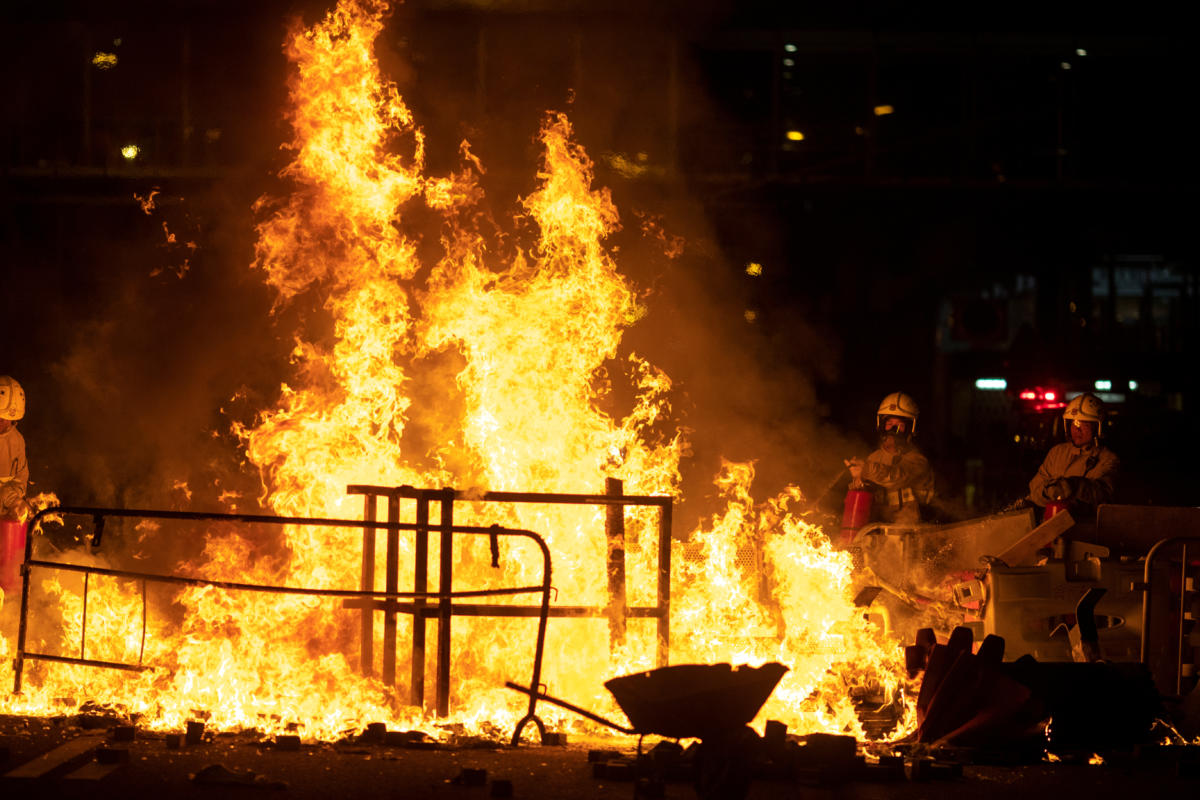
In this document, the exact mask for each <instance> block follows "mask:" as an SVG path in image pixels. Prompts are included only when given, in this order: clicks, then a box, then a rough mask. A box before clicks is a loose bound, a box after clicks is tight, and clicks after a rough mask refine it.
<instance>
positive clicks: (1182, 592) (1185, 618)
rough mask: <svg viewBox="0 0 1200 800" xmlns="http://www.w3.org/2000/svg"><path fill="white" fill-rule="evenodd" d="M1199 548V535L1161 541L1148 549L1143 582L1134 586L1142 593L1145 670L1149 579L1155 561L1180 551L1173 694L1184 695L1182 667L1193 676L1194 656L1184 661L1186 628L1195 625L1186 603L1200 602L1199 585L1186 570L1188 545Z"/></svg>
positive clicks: (1147, 663)
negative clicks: (1190, 671)
mask: <svg viewBox="0 0 1200 800" xmlns="http://www.w3.org/2000/svg"><path fill="white" fill-rule="evenodd" d="M1189 544H1191V545H1200V536H1172V537H1170V538H1167V539H1162V540H1160V541H1158V542H1156V543H1155V544H1154V546H1153V547H1151V548H1150V552H1148V553H1146V566H1145V570H1144V572H1143V573H1142V582H1141V583H1140V584H1137V585H1135V586H1134V588H1135V589H1141V590H1142V592H1143V594H1142V646H1141V658H1142V663H1143V664H1145V665H1146V666H1147V667H1149V666H1151V664H1150V661H1151V653H1150V622H1151V619H1152V617H1151V615H1152V613H1153V608H1152V607H1153V602H1152V598H1153V597H1154V592H1153V591H1151V590H1152V588H1153V587H1152V585H1151V580H1152V578H1153V575H1154V572H1153V570H1154V562H1155V560H1156V559H1158V558H1161V557H1162V556H1163V554H1164V553H1166V552H1173V551H1174V550H1175V548H1176V547H1178V548H1180V550H1181V552H1180V555H1179V605H1178V608H1176V609H1175V611H1176V613H1177V614H1178V619H1177V620H1176V622H1177V627H1176V631H1175V635H1176V637H1177V640H1176V642H1177V649H1176V657H1175V694H1177V695H1182V694H1183V679H1184V677H1185V675H1184V672H1185V671H1187V670H1186V669H1185V667H1187V666H1191V667H1192V675H1191V676H1187V677H1195V657H1194V654H1192V660H1190V661H1188V660H1185V654H1186V653H1187V650H1188V648H1189V647H1190V644H1189V639H1190V638H1191V637H1190V636H1189V633H1190V632H1189V630H1188V628H1189V627H1194V626H1195V622H1196V621H1195V619H1194V618H1193V614H1192V613H1191V609H1190V608H1189V604H1190V603H1192V602H1195V601H1196V600H1197V599H1200V594H1198V592H1200V586H1197V585H1196V580H1195V579H1196V576H1195V575H1189V574H1188V572H1189V569H1190V568H1191V567H1192V565H1191V564H1190V563H1189V562H1188V545H1189ZM1197 551H1200V548H1197V550H1195V551H1193V555H1192V557H1193V558H1196V552H1197Z"/></svg>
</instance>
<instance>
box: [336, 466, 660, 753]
mask: <svg viewBox="0 0 1200 800" xmlns="http://www.w3.org/2000/svg"><path fill="white" fill-rule="evenodd" d="M605 489H606V493H605V494H556V493H545V492H486V493H484V494H482V495H468V494H467V493H465V492H459V491H456V490H454V489H418V488H415V487H412V486H367V485H351V486H348V487H347V489H346V491H347V492H348V493H349V494H358V495H363V496H364V503H365V505H364V508H363V519H364V520H366V521H367V522H365V523H363V528H364V531H363V551H362V587H363V589H364V591H363V592H362V593H361V599H357V600H346V601H344V602H343V606H344V607H346V608H357V609H360V610H361V611H362V628H361V658H360V664H361V669H362V671H363V673H364V674H368V675H369V674H371V673H372V671H373V664H374V640H375V636H374V624H375V621H374V612H376V611H382V612H383V615H384V618H383V619H384V622H383V624H384V636H383V648H384V649H383V658H382V668H383V669H382V675H381V677H382V680H383V682H384V683H386V684H388V685H391V684H393V683H394V682H395V680H396V615H397V614H408V615H411V616H412V617H413V626H412V662H411V670H412V674H411V680H410V684H409V689H410V703H411V704H412V705H416V706H422V707H423V706H424V703H425V653H426V636H425V625H424V621H425V620H426V619H428V618H430V617H434V618H436V619H437V620H438V627H437V637H438V638H437V667H436V711H437V714H438V715H440V716H445V715H446V714H447V713H448V711H449V698H450V618H451V616H453V615H455V614H458V615H464V616H487V617H532V616H541V615H544V614H545V613H546V612H545V611H543V610H541V609H539V608H537V607H535V606H516V605H493V604H465V603H455V604H451V603H449V602H448V601H446V602H439V604H438V605H437V606H430V605H428V604H426V602H425V598H426V597H431V596H434V594H435V593H431V592H427V591H426V586H427V582H428V579H429V571H428V561H429V534H430V533H433V532H438V533H439V534H440V536H441V544H440V557H439V572H438V574H439V581H440V583H439V585H440V587H441V589H442V592H448V590H449V586H450V584H451V579H452V577H453V560H452V558H451V548H450V546H449V539H448V535H447V531H449V530H452V529H453V528H454V524H453V523H454V503H455V501H461V502H470V503H480V502H482V503H541V504H547V505H552V504H568V505H593V506H597V505H602V506H605V507H606V508H607V516H606V519H605V535H606V539H607V542H608V561H607V572H608V589H609V602H608V604H607V605H605V606H555V607H553V608H551V609H549V612H548V613H549V616H552V617H591V618H604V617H607V618H608V620H609V636H610V642H611V643H612V644H619V643H621V642H623V641H624V638H625V630H626V622H627V619H628V618H629V617H641V618H646V617H652V618H655V619H656V621H657V648H656V663H657V665H658V666H666V665H667V663H668V661H669V659H670V635H671V629H670V624H671V623H670V618H671V512H672V503H673V501H672V499H671V498H670V497H665V496H656V495H625V494H622V483H621V481H619V480H616V479H613V478H609V479H607V481H606V485H605ZM380 499H386V500H387V522H386V523H379V522H377V521H376V520H377V517H378V509H377V502H378V500H380ZM401 499H411V500H415V501H416V521H415V522H414V523H402V522H400V521H399V520H400V501H401ZM433 502H437V503H438V504H439V506H440V508H439V511H440V518H439V521H438V522H436V523H431V522H430V504H431V503H433ZM625 506H650V507H657V508H658V509H659V518H658V576H657V577H658V587H657V589H658V595H657V603H656V604H655V605H653V606H627V605H626V602H625V547H626V544H625V522H624V515H623V514H622V509H623V508H624V507H625ZM381 527H382V528H386V529H387V530H388V536H387V551H386V570H387V574H386V575H385V587H386V589H387V591H386V592H384V593H370V592H367V591H365V590H366V589H367V588H370V587H373V586H374V585H375V537H374V535H372V534H373V530H374V529H378V528H381ZM400 530H412V531H415V534H416V536H415V550H414V559H415V564H414V566H415V570H414V575H413V591H412V592H409V593H407V594H406V593H402V592H397V588H398V586H399V531H400ZM492 557H493V563H494V562H495V559H496V557H497V554H496V551H495V549H493V553H492ZM381 596H382V597H387V598H388V599H385V600H380V599H378V598H379V597H381ZM398 596H407V597H412V598H413V600H412V602H410V603H398V602H396V601H395V600H394V599H392V598H395V597H398ZM523 724H524V723H522V725H523ZM520 730H521V726H518V728H517V735H519V734H520ZM515 739H516V736H514V741H515Z"/></svg>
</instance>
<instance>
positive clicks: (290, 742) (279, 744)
mask: <svg viewBox="0 0 1200 800" xmlns="http://www.w3.org/2000/svg"><path fill="white" fill-rule="evenodd" d="M275 749H276V750H287V751H291V752H295V751H297V750H299V749H300V737H299V736H297V735H296V734H294V733H285V734H281V735H279V736H276V737H275Z"/></svg>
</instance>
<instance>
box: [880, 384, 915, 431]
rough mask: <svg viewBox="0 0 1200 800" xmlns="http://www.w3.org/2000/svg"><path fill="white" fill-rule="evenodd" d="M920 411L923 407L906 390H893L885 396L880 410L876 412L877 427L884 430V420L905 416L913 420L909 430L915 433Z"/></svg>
mask: <svg viewBox="0 0 1200 800" xmlns="http://www.w3.org/2000/svg"><path fill="white" fill-rule="evenodd" d="M920 413H921V409H920V408H919V407H918V406H917V401H916V400H913V399H912V398H911V397H909V396H908V395H906V394H905V393H904V392H892V393H891V394H889V395H888V396H887V397H885V398H883V402H881V403H880V404H879V410H878V411H876V412H875V427H876V428H878V429H880V430H882V429H883V421H884V420H885V419H887V418H888V417H904V418H905V419H908V420H911V421H912V424H910V425H909V426H908V427H909V431H908V432H909V433H915V432H916V430H917V415H919V414H920Z"/></svg>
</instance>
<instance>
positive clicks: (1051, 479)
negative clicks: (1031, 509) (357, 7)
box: [1029, 440, 1121, 510]
mask: <svg viewBox="0 0 1200 800" xmlns="http://www.w3.org/2000/svg"><path fill="white" fill-rule="evenodd" d="M1120 463H1121V461H1120V459H1118V458H1117V455H1116V453H1114V452H1113V451H1112V450H1109V449H1108V448H1107V447H1105V446H1104V445H1102V444H1100V443H1099V442H1096V441H1094V440H1093V441H1092V442H1091V443H1090V444H1088V445H1085V446H1084V447H1076V446H1075V445H1074V444H1072V443H1071V442H1062V443H1061V444H1056V445H1054V447H1051V448H1050V452H1049V453H1047V454H1046V460H1045V461H1043V462H1042V466H1041V467H1039V468H1038V471H1037V474H1036V475H1034V476H1033V480H1031V481H1030V482H1029V499H1030V500H1032V501H1033V502H1034V503H1036V504H1037V505H1039V506H1044V505H1046V503H1049V502H1050V501H1052V500H1066V501H1067V502H1068V504H1069V506H1068V507H1069V508H1070V507H1075V508H1080V509H1082V507H1089V508H1091V509H1092V510H1094V509H1095V507H1096V506H1097V505H1099V504H1100V503H1107V502H1108V501H1110V500H1111V499H1112V494H1113V480H1114V479H1115V478H1116V474H1117V468H1118V467H1119V466H1120Z"/></svg>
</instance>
